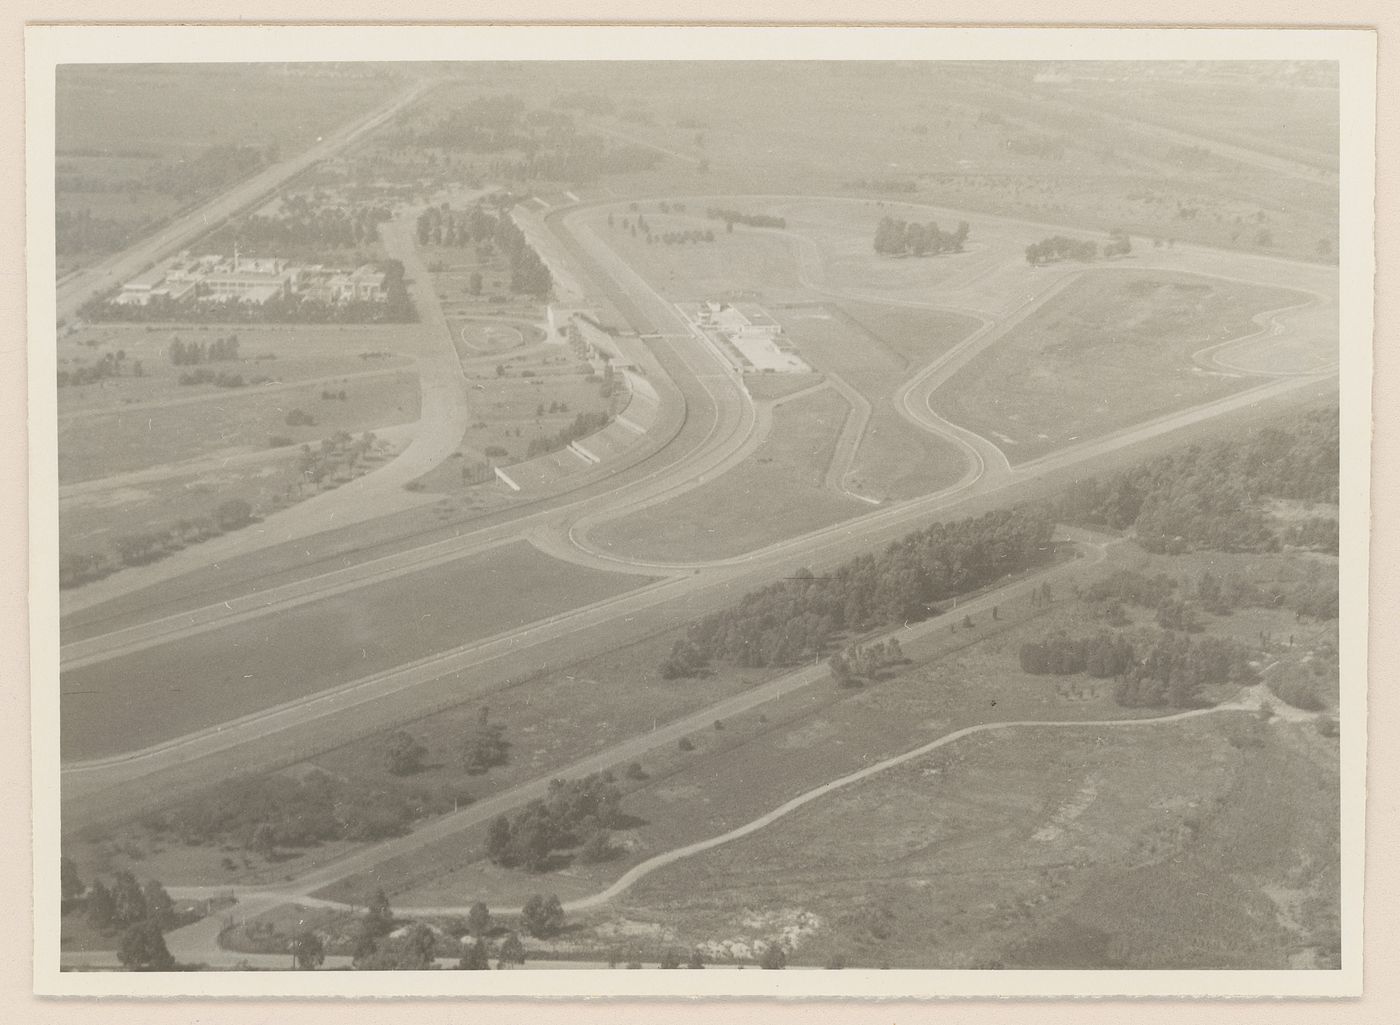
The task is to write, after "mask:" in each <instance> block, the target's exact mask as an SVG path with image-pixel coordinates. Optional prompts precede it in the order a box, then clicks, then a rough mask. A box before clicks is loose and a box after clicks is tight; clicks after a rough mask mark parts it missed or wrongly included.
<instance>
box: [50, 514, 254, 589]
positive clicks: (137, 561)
mask: <svg viewBox="0 0 1400 1025" xmlns="http://www.w3.org/2000/svg"><path fill="white" fill-rule="evenodd" d="M252 522H253V507H252V505H250V504H249V503H248V502H247V501H246V500H244V499H242V498H230V499H226V500H225V501H223V502H220V503H219V504H218V506H217V507H216V508H215V509H214V511H213V513H211V514H209V515H207V516H197V517H193V518H184V519H181V520H178V521H177V522H176V523H174V524H173V525H171V526H169V527H162V528H159V529H155V530H145V531H137V532H136V533H132V534H123V535H121V536H119V537H118V538H116V540H115V541H113V542H112V544H113V546H114V547H115V549H116V553H117V556H118V558H119V559H120V560H121V563H122V565H125V566H140V565H144V564H146V563H148V562H154V561H155V560H157V559H161V558H164V557H165V556H166V555H169V554H170V553H171V552H177V551H179V550H180V549H182V548H184V547H186V546H187V545H191V544H198V543H199V542H201V541H207V540H209V538H211V537H217V536H218V535H220V534H224V533H227V532H228V531H230V530H240V529H241V528H243V527H246V526H247V525H248V524H250V523H252ZM79 558H82V557H81V556H80V557H79ZM72 568H73V566H72V564H69V563H67V562H66V560H65V559H60V560H59V582H60V586H72V585H73V584H74V583H81V582H83V581H82V580H73V579H71V578H70V577H69V573H70V571H71V570H72ZM92 568H95V567H92ZM65 579H68V580H69V582H68V583H67V584H65V583H64V581H65Z"/></svg>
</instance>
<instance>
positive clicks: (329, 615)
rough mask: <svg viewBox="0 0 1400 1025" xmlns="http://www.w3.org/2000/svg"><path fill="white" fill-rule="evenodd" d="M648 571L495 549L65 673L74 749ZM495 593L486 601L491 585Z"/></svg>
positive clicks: (132, 735) (581, 596)
mask: <svg viewBox="0 0 1400 1025" xmlns="http://www.w3.org/2000/svg"><path fill="white" fill-rule="evenodd" d="M643 582H644V578H640V577H635V576H625V575H621V574H609V573H602V572H598V571H595V570H587V569H584V568H582V567H579V566H576V565H573V564H569V563H561V562H558V561H556V560H554V559H551V558H549V557H548V556H545V555H542V554H540V553H539V552H538V551H536V550H535V549H534V548H532V547H530V546H529V545H527V544H523V543H516V544H511V545H506V546H503V547H499V548H494V549H491V550H489V551H486V552H483V553H481V554H480V555H476V556H471V557H467V558H464V559H459V560H456V561H453V562H448V563H444V564H442V565H440V566H437V567H434V568H433V569H431V570H426V571H423V572H421V573H418V574H415V575H413V576H411V577H400V578H398V579H395V580H391V581H388V582H386V583H384V584H381V585H378V586H375V587H373V588H368V589H362V590H360V591H357V592H353V593H351V594H348V595H345V596H342V597H336V598H331V599H327V600H325V601H321V602H317V603H315V604H313V605H308V606H303V607H301V608H298V609H296V610H295V611H293V612H291V613H289V614H286V615H282V616H278V617H275V619H273V621H266V620H254V621H250V622H248V623H245V624H238V625H235V626H232V627H227V628H225V629H222V630H219V631H216V632H214V633H211V634H207V635H206V636H205V637H204V638H203V639H202V641H201V644H200V645H199V647H198V649H197V650H195V649H192V648H191V647H190V646H188V645H180V644H174V645H164V646H161V647H156V648H150V649H147V650H145V651H142V652H138V653H135V654H133V655H130V656H126V657H123V658H118V659H114V660H111V661H108V662H105V663H99V664H97V665H94V666H91V667H88V668H85V669H79V670H76V671H72V672H68V673H65V674H64V694H65V699H64V708H63V757H64V758H65V759H80V758H94V757H100V756H102V755H105V754H111V753H114V752H118V751H125V750H131V749H133V748H138V747H143V746H146V745H149V744H153V743H157V742H159V741H161V740H166V739H169V738H171V737H178V736H181V735H183V734H186V733H189V732H191V731H193V730H196V729H200V728H202V727H207V726H212V725H214V724H216V723H221V722H225V721H227V720H229V719H232V718H235V717H237V716H239V715H243V714H245V713H248V712H252V711H255V710H258V709H261V708H266V707H267V706H269V705H272V704H276V703H278V702H281V701H289V700H291V699H293V698H296V697H300V696H303V695H306V694H312V693H315V692H317V691H321V690H325V689H327V688H329V687H333V686H335V685H337V684H341V683H346V682H348V681H350V680H355V679H359V678H361V677H364V676H368V675H370V674H372V673H375V672H378V671H381V670H384V669H388V668H391V667H393V666H397V665H402V664H403V663H405V662H408V661H411V660H413V659H416V658H422V657H424V656H427V655H431V654H433V653H435V652H438V651H442V650H445V649H448V648H452V647H455V646H458V645H461V644H466V643H468V642H470V641H473V640H477V639H480V638H483V637H488V636H491V635H493V634H497V633H501V632H502V631H506V630H510V629H512V628H518V627H520V626H523V625H525V624H527V623H530V622H533V621H535V620H537V619H540V618H543V617H546V616H549V615H552V614H554V613H557V612H562V611H565V610H567V609H572V608H576V607H578V606H580V605H585V604H588V603H590V602H594V601H598V600H600V599H603V598H607V597H609V596H612V595H615V594H619V593H621V592H623V591H627V590H630V589H632V588H634V587H637V586H639V585H640V584H642V583H643ZM486 594H491V595H492V599H491V600H490V601H486V600H484V599H483V597H482V596H483V595H486Z"/></svg>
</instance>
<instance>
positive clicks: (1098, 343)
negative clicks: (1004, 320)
mask: <svg viewBox="0 0 1400 1025" xmlns="http://www.w3.org/2000/svg"><path fill="white" fill-rule="evenodd" d="M1307 299H1308V297H1307V296H1303V295H1299V294H1298V293H1295V292H1289V291H1284V290H1282V289H1274V288H1265V287H1262V286H1257V285H1245V284H1240V283H1238V282H1233V281H1226V280H1223V279H1220V278H1203V277H1196V276H1194V275H1186V274H1171V273H1164V272H1160V271H1128V270H1113V271H1087V272H1086V273H1085V274H1084V275H1083V276H1082V277H1080V278H1079V280H1077V281H1075V282H1073V283H1071V284H1070V285H1069V286H1068V287H1067V288H1065V289H1064V291H1062V292H1061V293H1060V294H1059V295H1057V296H1055V297H1054V298H1053V299H1051V300H1050V301H1049V302H1048V303H1047V304H1046V306H1045V307H1044V308H1043V309H1042V310H1041V311H1039V313H1038V315H1037V316H1036V317H1035V318H1033V319H1032V320H1030V321H1028V322H1026V323H1024V324H1022V325H1021V326H1019V327H1017V328H1015V329H1013V330H1012V331H1011V332H1010V334H1008V335H1007V336H1006V337H1005V338H1003V339H1002V340H1001V341H1000V342H999V343H998V344H997V345H995V346H993V347H991V348H989V349H988V350H986V351H985V352H984V353H982V354H981V355H980V356H978V357H977V358H975V359H974V360H973V361H972V362H971V363H970V364H969V365H968V366H967V367H966V368H965V369H963V370H962V371H961V372H960V373H959V374H958V375H957V376H956V377H955V378H954V379H953V380H952V381H950V382H949V383H948V384H947V385H946V386H945V387H944V388H942V389H941V390H940V391H938V392H937V393H936V394H935V395H934V398H933V404H934V406H935V408H937V409H939V410H940V411H941V412H943V413H945V414H946V415H947V416H948V417H949V419H951V420H953V421H955V422H956V423H959V424H961V425H963V426H965V427H968V428H970V429H972V430H974V431H977V432H979V433H981V434H984V435H985V436H987V437H988V438H991V439H992V440H994V441H996V442H998V443H999V444H1000V445H1002V447H1003V450H1004V451H1005V452H1006V455H1007V458H1009V459H1011V460H1012V462H1021V461H1024V460H1026V459H1030V458H1033V457H1035V456H1038V455H1043V454H1045V453H1046V452H1048V451H1051V450H1053V449H1055V448H1059V447H1061V446H1063V445H1064V444H1066V443H1067V442H1069V441H1073V440H1081V439H1085V438H1092V437H1095V436H1098V435H1101V434H1106V433H1108V432H1110V431H1113V430H1116V429H1118V428H1121V427H1127V426H1129V425H1131V424H1134V423H1140V422H1142V421H1144V420H1148V419H1151V418H1152V417H1154V416H1160V415H1162V414H1164V413H1167V412H1169V411H1171V410H1173V409H1180V408H1182V407H1185V406H1190V405H1196V404H1199V403H1202V402H1206V401H1209V400H1211V399H1213V398H1218V397H1220V396H1222V395H1226V394H1229V393H1230V392H1233V391H1237V390H1239V389H1240V388H1242V387H1245V386H1246V385H1248V384H1249V383H1250V382H1249V381H1248V380H1246V379H1244V378H1242V377H1241V376H1239V375H1227V374H1221V373H1216V372H1211V371H1208V370H1205V369H1203V368H1202V367H1200V366H1199V365H1197V364H1196V363H1195V362H1193V360H1192V355H1193V353H1195V352H1196V350H1198V349H1201V348H1203V347H1205V346H1208V345H1211V344H1216V343H1220V342H1223V341H1227V340H1229V339H1231V338H1238V337H1242V336H1244V335H1246V334H1249V333H1251V332H1253V331H1257V330H1258V329H1259V328H1258V325H1257V324H1256V323H1255V322H1254V320H1253V318H1254V316H1255V315H1256V314H1260V313H1264V312H1266V311H1269V310H1275V309H1280V308H1282V307H1286V306H1294V305H1298V304H1300V303H1303V302H1306V301H1307Z"/></svg>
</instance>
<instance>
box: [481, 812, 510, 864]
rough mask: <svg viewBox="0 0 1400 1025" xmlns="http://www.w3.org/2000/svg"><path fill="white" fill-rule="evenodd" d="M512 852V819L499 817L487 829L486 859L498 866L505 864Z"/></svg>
mask: <svg viewBox="0 0 1400 1025" xmlns="http://www.w3.org/2000/svg"><path fill="white" fill-rule="evenodd" d="M509 852H510V819H508V818H507V817H506V816H504V815H497V816H496V817H495V818H494V819H492V820H491V825H490V826H488V827H487V829H486V857H488V858H489V859H491V861H492V862H493V863H495V864H497V865H503V864H505V861H506V859H507V857H508V856H509Z"/></svg>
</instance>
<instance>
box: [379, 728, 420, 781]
mask: <svg viewBox="0 0 1400 1025" xmlns="http://www.w3.org/2000/svg"><path fill="white" fill-rule="evenodd" d="M386 752H387V754H388V758H389V771H390V772H392V773H393V774H394V775H395V776H408V775H411V774H412V773H415V772H417V771H418V770H420V769H421V768H422V767H423V756H424V755H426V754H427V753H428V749H427V748H426V747H424V746H423V745H422V744H420V743H418V741H417V740H415V739H414V737H413V735H412V734H411V733H408V732H407V731H405V730H395V731H394V732H393V733H391V734H390V735H389V743H388V745H387V748H386Z"/></svg>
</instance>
